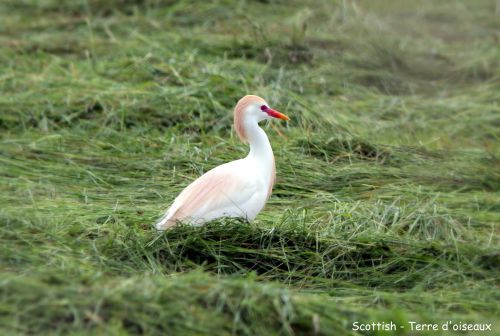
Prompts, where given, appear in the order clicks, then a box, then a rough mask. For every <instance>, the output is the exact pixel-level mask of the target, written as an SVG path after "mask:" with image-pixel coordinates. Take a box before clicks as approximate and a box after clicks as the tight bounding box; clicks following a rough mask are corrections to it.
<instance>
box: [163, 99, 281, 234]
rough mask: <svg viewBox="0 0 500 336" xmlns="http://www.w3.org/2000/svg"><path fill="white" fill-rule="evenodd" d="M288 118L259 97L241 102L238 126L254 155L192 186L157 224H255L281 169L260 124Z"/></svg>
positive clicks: (210, 173) (236, 116)
mask: <svg viewBox="0 0 500 336" xmlns="http://www.w3.org/2000/svg"><path fill="white" fill-rule="evenodd" d="M272 118H279V119H283V120H289V118H288V117H287V116H286V115H284V114H282V113H280V112H278V111H276V110H273V109H271V108H270V107H269V104H267V102H266V101H265V100H264V99H262V98H261V97H258V96H253V95H247V96H245V97H243V98H241V99H240V100H239V101H238V104H236V107H235V109H234V128H235V130H236V133H237V134H238V136H239V137H240V139H241V140H242V141H243V142H246V143H249V144H250V152H249V153H248V155H247V156H246V157H245V158H243V159H240V160H236V161H232V162H228V163H225V164H223V165H220V166H218V167H215V168H214V169H212V170H210V171H208V172H207V173H205V174H203V175H202V176H201V177H199V178H198V179H197V180H195V181H194V182H192V183H191V184H190V185H188V186H187V187H186V188H185V189H184V190H183V191H182V192H181V193H180V194H179V196H177V198H176V199H175V200H174V202H173V204H172V205H171V206H170V208H169V209H168V210H167V211H166V213H165V215H164V216H163V217H162V218H161V219H160V221H159V222H158V223H156V228H157V229H158V230H165V229H168V228H170V227H172V226H173V225H175V224H176V223H177V222H178V221H182V222H186V223H190V224H192V225H202V224H204V223H206V222H208V221H211V220H213V219H216V218H220V217H243V218H245V219H247V220H250V221H251V220H253V219H254V218H255V217H256V216H257V215H258V214H259V212H260V211H261V210H262V208H264V205H265V204H266V202H267V200H268V199H269V197H270V196H271V192H272V189H273V185H274V180H275V175H276V170H275V164H274V155H273V150H272V148H271V144H270V143H269V139H268V138H267V135H266V133H265V132H264V130H263V129H262V128H260V127H259V124H258V123H259V122H260V121H262V120H266V119H272Z"/></svg>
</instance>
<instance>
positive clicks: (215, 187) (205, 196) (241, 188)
mask: <svg viewBox="0 0 500 336" xmlns="http://www.w3.org/2000/svg"><path fill="white" fill-rule="evenodd" d="M252 173H253V174H252ZM255 175H258V173H257V172H255V171H254V172H252V171H251V167H248V162H247V161H246V160H245V159H241V160H237V161H233V162H229V163H226V164H223V165H221V166H218V167H216V168H214V169H212V170H210V171H208V172H207V173H205V174H204V175H202V176H201V177H200V178H198V179H197V180H195V181H194V182H193V183H191V184H190V185H189V186H187V187H186V189H184V190H183V191H182V192H181V193H180V195H179V196H177V198H176V199H175V201H174V203H173V204H172V206H171V207H170V208H169V209H168V210H167V212H166V214H165V216H164V217H163V218H162V219H161V220H160V222H158V223H157V224H156V228H157V229H159V230H164V229H167V228H169V227H171V226H173V225H174V224H175V223H176V221H177V220H189V221H191V222H192V223H193V224H201V223H203V222H206V221H210V220H212V219H215V218H218V217H223V216H227V217H246V218H249V219H253V217H255V216H256V215H257V214H258V213H259V211H260V210H261V209H262V208H263V206H264V204H265V201H266V198H267V193H268V190H267V187H266V186H265V185H264V186H261V184H260V183H258V179H256V178H255V177H254V176H255Z"/></svg>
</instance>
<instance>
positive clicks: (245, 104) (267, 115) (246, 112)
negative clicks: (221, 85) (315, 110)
mask: <svg viewBox="0 0 500 336" xmlns="http://www.w3.org/2000/svg"><path fill="white" fill-rule="evenodd" d="M275 118H276V119H283V120H290V118H288V117H287V116H286V115H284V114H283V113H281V112H278V111H276V110H273V109H272V108H270V107H269V104H268V103H267V102H266V101H265V100H264V99H263V98H261V97H259V96H253V95H247V96H244V97H243V98H241V99H240V100H239V101H238V103H237V104H236V107H235V109H234V127H235V129H236V133H238V136H239V137H240V139H241V140H243V141H245V142H246V141H247V136H246V132H245V124H247V123H248V122H256V123H258V122H260V121H262V120H266V119H275Z"/></svg>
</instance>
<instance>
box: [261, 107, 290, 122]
mask: <svg viewBox="0 0 500 336" xmlns="http://www.w3.org/2000/svg"><path fill="white" fill-rule="evenodd" d="M260 109H261V110H262V111H264V112H266V113H267V115H268V116H270V117H273V118H278V119H283V120H290V118H288V117H287V116H286V115H284V114H283V113H281V112H278V111H276V110H273V109H272V108H270V107H268V106H266V105H262V106H261V107H260Z"/></svg>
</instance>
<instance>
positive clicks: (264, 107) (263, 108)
mask: <svg viewBox="0 0 500 336" xmlns="http://www.w3.org/2000/svg"><path fill="white" fill-rule="evenodd" d="M268 108H269V107H267V106H266V105H262V106H261V107H260V109H261V110H262V111H264V112H265V111H266V110H267V109H268Z"/></svg>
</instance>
